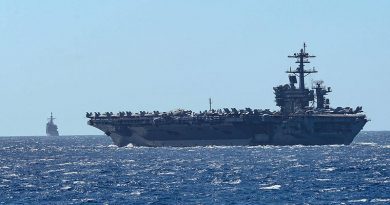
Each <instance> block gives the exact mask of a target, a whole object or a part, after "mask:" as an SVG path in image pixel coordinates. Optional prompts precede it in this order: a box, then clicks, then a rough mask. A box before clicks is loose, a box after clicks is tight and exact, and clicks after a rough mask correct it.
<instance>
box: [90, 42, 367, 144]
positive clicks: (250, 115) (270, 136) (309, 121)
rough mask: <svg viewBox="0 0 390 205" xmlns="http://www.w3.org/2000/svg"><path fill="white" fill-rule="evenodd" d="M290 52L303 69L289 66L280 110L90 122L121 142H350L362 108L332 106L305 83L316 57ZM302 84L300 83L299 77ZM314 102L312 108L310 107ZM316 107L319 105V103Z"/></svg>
mask: <svg viewBox="0 0 390 205" xmlns="http://www.w3.org/2000/svg"><path fill="white" fill-rule="evenodd" d="M305 49H306V45H304V47H303V49H301V50H300V52H299V53H294V55H292V56H289V57H291V58H296V59H297V61H296V63H298V64H299V65H298V68H297V69H296V70H291V69H290V70H289V71H287V73H289V76H288V77H289V80H290V83H289V84H285V85H280V86H277V87H274V92H275V99H276V104H277V106H279V107H280V110H279V111H270V110H268V109H265V110H262V109H251V108H245V109H239V110H238V109H235V108H232V109H228V108H223V109H217V110H214V109H211V100H210V110H209V111H204V112H199V113H195V112H192V111H190V110H182V109H178V110H175V111H170V112H161V113H160V112H159V111H153V112H145V111H141V112H139V113H132V112H119V113H118V114H116V115H115V114H113V113H111V112H106V113H103V114H100V113H98V112H95V114H94V115H93V114H92V113H87V114H86V116H87V117H88V118H89V121H88V124H89V125H91V126H94V127H96V128H98V129H100V130H102V131H103V132H104V133H105V134H106V135H108V136H110V137H111V139H112V141H113V142H114V144H116V145H117V146H120V147H121V146H126V145H128V144H133V145H135V146H151V147H160V146H174V147H185V146H208V145H216V146H219V145H221V146H243V145H244V146H245V145H248V146H256V145H332V144H346V145H348V144H350V143H351V142H352V141H353V139H354V138H355V136H356V135H357V134H358V133H359V132H360V131H361V130H362V128H363V127H364V125H365V124H366V123H367V121H368V120H367V118H366V115H365V114H363V110H362V107H357V108H356V109H352V108H350V107H344V108H342V107H337V108H331V107H330V101H329V99H328V98H326V95H327V94H328V93H330V92H331V88H330V87H328V88H326V87H325V86H324V85H323V82H322V81H316V82H314V84H313V86H312V89H308V88H306V87H305V82H304V80H305V77H306V76H307V75H308V74H311V73H316V72H317V71H316V70H314V69H312V70H306V69H304V66H305V64H307V63H309V61H308V59H309V58H313V57H314V56H311V55H309V54H308V53H306V51H305ZM297 77H298V79H299V83H298V79H297ZM310 105H311V106H310ZM314 105H315V106H314Z"/></svg>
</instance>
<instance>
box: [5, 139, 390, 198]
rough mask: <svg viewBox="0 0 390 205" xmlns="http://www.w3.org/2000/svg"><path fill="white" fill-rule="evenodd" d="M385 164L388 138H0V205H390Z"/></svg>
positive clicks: (389, 147) (389, 175)
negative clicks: (270, 141) (238, 141)
mask: <svg viewBox="0 0 390 205" xmlns="http://www.w3.org/2000/svg"><path fill="white" fill-rule="evenodd" d="M389 156H390V132H362V133H360V134H359V136H358V137H357V138H356V139H355V141H354V142H353V144H351V145H349V146H282V147H279V146H257V147H192V148H146V147H130V146H129V147H125V148H118V147H116V146H113V145H112V143H111V140H110V139H109V138H108V137H105V136H65V137H0V204H304V203H307V204H342V203H345V204H367V203H368V204H390V166H389V165H390V158H389Z"/></svg>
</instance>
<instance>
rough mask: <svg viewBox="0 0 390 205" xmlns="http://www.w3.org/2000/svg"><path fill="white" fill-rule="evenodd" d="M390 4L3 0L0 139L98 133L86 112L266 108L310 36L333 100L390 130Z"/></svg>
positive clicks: (372, 125)
mask: <svg viewBox="0 0 390 205" xmlns="http://www.w3.org/2000/svg"><path fill="white" fill-rule="evenodd" d="M389 9H390V1H368V0H367V1H355V0H354V1H339V0H335V1H321V2H319V1H274V0H272V1H258V0H253V1H249V0H248V1H246V0H243V1H226V0H223V1H199V0H194V1H189V0H188V1H187V0H186V1H182V0H177V1H173V0H172V1H169V0H161V1H159V0H149V1H148V0H143V1H142V0H133V1H130V0H129V1H124V0H123V1H121V0H118V1H98V0H91V1H88V0H83V1H80V0H77V1H71V0H63V1H52V0H47V1H39V0H36V1H30V0H28V1H14V0H9V1H6V0H1V1H0V85H1V86H0V94H1V102H0V105H1V106H0V116H1V117H0V135H1V136H9V135H45V123H46V118H47V117H48V116H49V115H50V112H54V115H55V116H56V117H57V118H58V119H57V120H56V123H57V124H58V126H59V131H60V134H102V132H100V131H99V130H97V129H95V128H92V127H89V126H88V125H87V124H86V122H87V119H86V118H85V112H86V111H91V112H92V111H101V112H103V111H112V112H118V111H122V110H123V111H135V112H138V111H140V110H147V111H153V110H160V111H168V110H172V109H175V108H184V109H191V110H194V111H199V110H205V109H207V107H208V98H209V97H212V98H213V101H214V104H213V106H214V108H223V107H229V108H230V107H237V108H245V107H252V108H263V109H265V108H270V109H272V110H275V109H277V107H276V106H275V103H274V94H273V89H272V88H273V87H274V86H276V85H279V84H282V83H287V82H288V78H287V74H285V73H284V71H286V70H287V69H288V68H289V67H290V66H292V67H293V68H295V66H296V65H295V64H294V62H293V60H292V59H288V58H287V56H288V55H290V54H292V53H294V52H297V51H299V49H300V48H301V46H302V43H303V42H307V44H308V48H307V49H308V51H309V52H310V53H311V54H313V55H316V56H317V58H315V59H313V60H312V61H311V62H312V64H310V66H314V67H315V68H316V69H317V70H318V71H319V73H317V74H314V75H311V76H310V77H309V79H308V81H307V84H306V85H307V86H309V85H310V82H311V79H321V80H324V81H325V84H326V85H327V86H331V87H332V88H333V93H331V94H330V96H329V97H330V98H331V105H332V106H334V107H337V106H350V107H356V106H358V105H361V106H363V109H364V110H365V111H366V113H367V115H368V116H369V118H370V119H371V120H372V121H371V122H369V123H368V124H367V125H366V127H365V130H390V92H389V89H390V86H389V82H390V80H389V79H390V12H389Z"/></svg>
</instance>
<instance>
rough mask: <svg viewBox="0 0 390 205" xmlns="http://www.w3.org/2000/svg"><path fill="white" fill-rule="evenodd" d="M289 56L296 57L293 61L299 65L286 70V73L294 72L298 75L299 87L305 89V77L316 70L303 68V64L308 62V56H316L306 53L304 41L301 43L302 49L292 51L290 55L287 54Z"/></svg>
mask: <svg viewBox="0 0 390 205" xmlns="http://www.w3.org/2000/svg"><path fill="white" fill-rule="evenodd" d="M288 57H289V58H296V59H297V61H296V62H295V63H298V64H299V66H298V68H297V69H296V70H291V68H290V70H289V71H286V73H290V74H294V75H298V76H299V89H300V90H304V89H305V77H306V76H307V75H309V74H311V73H317V71H316V70H314V69H310V70H305V68H304V67H305V64H306V63H310V61H309V58H315V57H316V56H312V55H309V54H308V53H306V43H303V49H301V51H300V52H299V53H294V55H292V56H288Z"/></svg>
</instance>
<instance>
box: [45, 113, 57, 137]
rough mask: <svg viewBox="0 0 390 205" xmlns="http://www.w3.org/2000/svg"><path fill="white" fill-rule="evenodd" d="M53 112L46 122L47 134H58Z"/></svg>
mask: <svg viewBox="0 0 390 205" xmlns="http://www.w3.org/2000/svg"><path fill="white" fill-rule="evenodd" d="M54 119H55V118H53V113H50V118H48V120H49V122H47V123H46V134H47V136H58V127H57V125H55V124H54Z"/></svg>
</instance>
